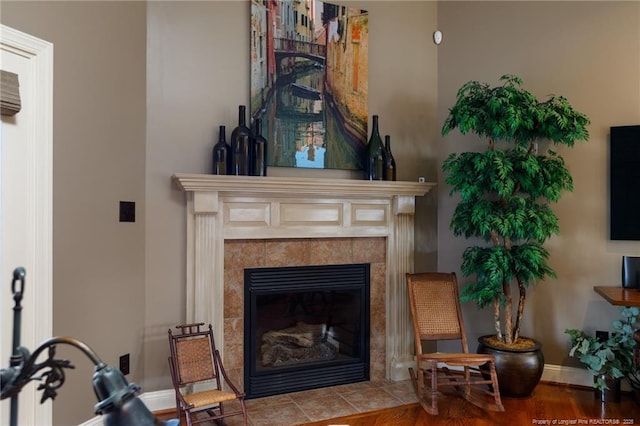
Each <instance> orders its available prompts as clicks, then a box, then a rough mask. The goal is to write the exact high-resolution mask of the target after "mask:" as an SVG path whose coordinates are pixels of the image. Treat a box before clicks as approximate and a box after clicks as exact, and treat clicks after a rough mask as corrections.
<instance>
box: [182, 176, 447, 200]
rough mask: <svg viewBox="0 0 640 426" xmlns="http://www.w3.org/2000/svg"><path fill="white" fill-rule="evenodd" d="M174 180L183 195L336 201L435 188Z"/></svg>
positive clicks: (249, 179)
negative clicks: (208, 193)
mask: <svg viewBox="0 0 640 426" xmlns="http://www.w3.org/2000/svg"><path fill="white" fill-rule="evenodd" d="M173 178H174V180H175V181H176V182H177V184H178V185H179V187H180V188H181V189H182V190H184V191H187V192H189V191H218V192H227V193H232V194H234V195H252V194H253V195H266V194H279V196H286V195H289V196H295V197H300V196H305V195H309V196H318V195H324V196H330V197H337V198H345V197H356V198H383V197H391V196H397V195H400V196H405V195H406V196H421V195H424V194H426V193H427V192H429V191H430V190H431V188H432V187H434V186H435V183H431V182H405V181H402V182H400V181H368V180H357V179H326V178H301V177H295V178H287V177H271V176H264V177H262V176H219V175H206V174H186V173H176V174H174V175H173Z"/></svg>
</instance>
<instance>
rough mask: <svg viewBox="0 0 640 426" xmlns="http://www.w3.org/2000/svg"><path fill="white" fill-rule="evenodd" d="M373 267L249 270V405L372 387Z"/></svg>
mask: <svg viewBox="0 0 640 426" xmlns="http://www.w3.org/2000/svg"><path fill="white" fill-rule="evenodd" d="M369 274H370V265H369V264H368V263H365V264H348V265H322V266H295V267H275V268H253V269H245V277H244V285H245V297H244V300H245V310H244V311H245V314H244V315H245V321H244V324H245V330H244V343H245V351H244V358H245V364H244V365H245V369H244V385H245V392H246V394H247V397H248V398H257V397H263V396H269V395H277V394H281V393H288V392H297V391H301V390H306V389H314V388H320V387H325V386H335V385H340V384H346V383H354V382H359V381H365V380H369V362H370V361H369V337H370V336H369V303H370V298H369Z"/></svg>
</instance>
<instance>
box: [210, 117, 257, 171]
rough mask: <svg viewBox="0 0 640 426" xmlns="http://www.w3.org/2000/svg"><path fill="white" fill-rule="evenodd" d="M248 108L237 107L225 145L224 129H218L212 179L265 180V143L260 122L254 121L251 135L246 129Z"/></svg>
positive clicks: (221, 127) (223, 127)
mask: <svg viewBox="0 0 640 426" xmlns="http://www.w3.org/2000/svg"><path fill="white" fill-rule="evenodd" d="M246 114H247V108H246V106H244V105H240V106H239V107H238V125H237V126H236V127H235V128H234V129H233V131H232V132H231V143H227V137H226V127H225V126H220V129H219V134H218V143H216V144H215V145H214V147H213V170H212V173H213V174H214V175H235V176H266V175H267V140H266V139H265V138H264V136H263V135H262V120H261V119H259V118H256V119H255V120H254V131H251V129H249V127H247V118H246Z"/></svg>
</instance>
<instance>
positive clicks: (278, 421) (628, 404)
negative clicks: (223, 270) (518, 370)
mask: <svg viewBox="0 0 640 426" xmlns="http://www.w3.org/2000/svg"><path fill="white" fill-rule="evenodd" d="M438 404H439V410H440V414H439V415H438V416H431V415H429V414H427V413H426V412H424V410H423V409H422V407H421V406H420V405H419V404H418V403H417V399H416V396H415V393H414V390H413V386H412V385H411V382H410V381H403V382H384V383H374V382H364V383H354V384H350V385H344V386H337V387H331V388H323V389H315V390H311V391H304V392H297V393H292V394H286V395H277V396H271V397H266V398H258V399H251V400H248V401H247V410H248V413H249V425H251V426H293V425H305V426H330V425H332V426H343V425H349V426H372V425H375V426H377V425H393V426H411V425H430V426H441V425H442V426H444V425H447V426H451V425H457V426H485V425H487V426H493V425H497V426H512V425H513V426H520V425H522V426H524V425H536V424H549V425H581V424H582V425H640V405H637V404H636V403H635V402H634V401H633V398H632V395H631V394H629V393H623V395H622V401H621V402H620V403H607V404H601V403H600V402H599V401H597V400H596V399H595V398H594V396H593V390H592V389H583V388H576V387H571V386H567V385H558V384H552V383H544V382H542V383H540V384H539V385H538V386H537V387H536V389H535V391H534V394H533V396H532V397H530V398H524V399H513V398H503V404H504V406H505V412H504V413H497V412H491V411H485V410H482V409H479V408H477V407H475V406H474V405H471V404H469V403H467V402H466V401H464V400H462V399H460V398H458V397H456V396H453V395H451V396H449V395H443V396H441V397H440V398H439V399H438ZM156 415H157V416H158V418H160V419H161V420H167V419H170V418H172V417H175V412H173V411H171V412H166V411H165V412H163V413H156ZM554 422H555V423H554ZM184 424H186V423H185V422H184V419H183V422H182V423H181V425H184ZM205 424H211V423H205ZM241 424H242V417H241V416H237V417H235V418H229V419H228V420H227V425H228V426H236V425H241Z"/></svg>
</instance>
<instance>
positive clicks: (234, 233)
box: [173, 174, 434, 384]
mask: <svg viewBox="0 0 640 426" xmlns="http://www.w3.org/2000/svg"><path fill="white" fill-rule="evenodd" d="M173 178H174V180H175V182H176V183H177V184H178V186H179V187H180V188H181V189H182V190H184V191H185V192H186V200H187V208H186V212H187V213H186V219H187V277H186V278H187V279H186V285H187V288H186V294H187V297H186V304H187V306H186V316H187V318H186V319H187V321H198V322H205V323H212V324H213V327H214V333H215V337H216V343H217V345H218V349H220V351H221V353H222V356H223V359H224V363H225V367H226V368H227V369H228V370H229V372H230V373H231V375H232V377H233V380H234V381H236V382H237V383H239V384H241V383H242V380H243V365H242V363H243V333H244V331H243V330H244V311H243V310H244V282H243V279H244V275H243V273H244V269H245V268H255V267H267V266H268V267H273V266H303V265H325V264H347V263H370V264H371V283H370V293H371V294H370V301H371V308H370V312H371V319H370V322H371V332H370V346H371V347H370V349H371V370H370V376H371V380H382V379H385V378H387V379H391V380H403V379H406V378H407V373H406V372H407V367H408V366H409V365H411V364H412V361H413V356H412V351H413V336H412V331H411V319H410V313H409V311H408V306H407V302H406V290H405V280H404V275H405V273H406V272H412V271H413V254H414V249H413V245H414V235H413V233H414V213H415V197H417V196H422V195H424V194H426V193H427V192H429V191H430V190H431V188H432V187H433V186H434V184H432V183H421V182H420V183H419V182H386V181H364V180H354V179H321V178H283V177H252V176H214V175H200V174H176V175H174V176H173Z"/></svg>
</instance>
